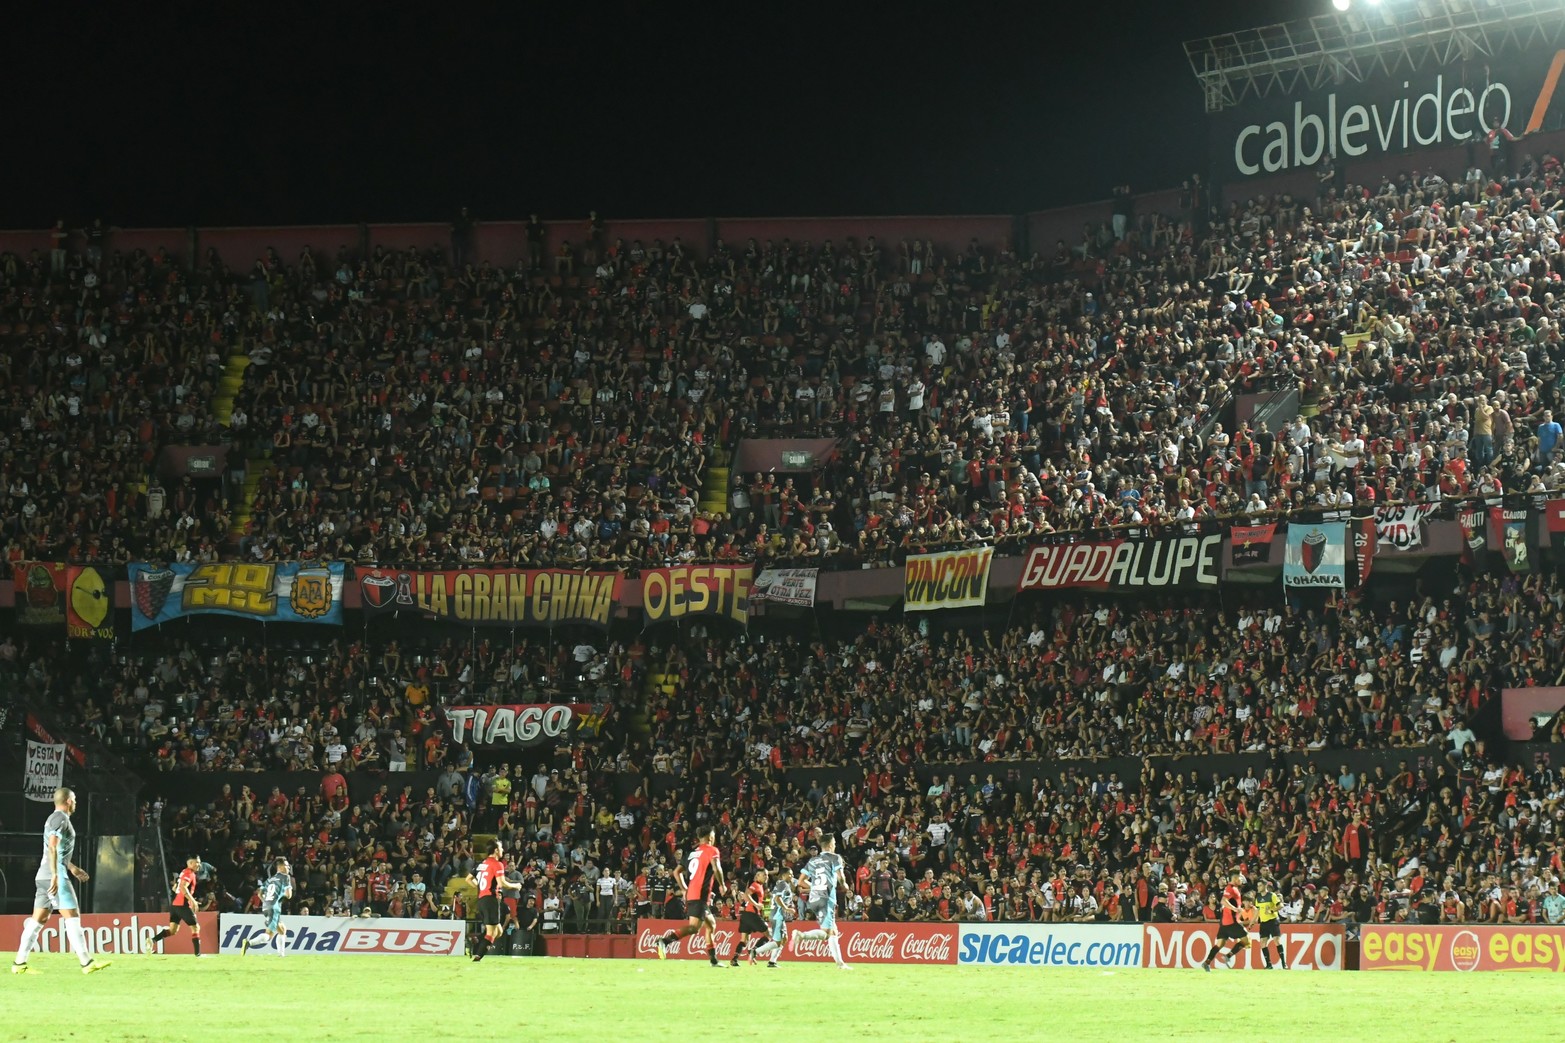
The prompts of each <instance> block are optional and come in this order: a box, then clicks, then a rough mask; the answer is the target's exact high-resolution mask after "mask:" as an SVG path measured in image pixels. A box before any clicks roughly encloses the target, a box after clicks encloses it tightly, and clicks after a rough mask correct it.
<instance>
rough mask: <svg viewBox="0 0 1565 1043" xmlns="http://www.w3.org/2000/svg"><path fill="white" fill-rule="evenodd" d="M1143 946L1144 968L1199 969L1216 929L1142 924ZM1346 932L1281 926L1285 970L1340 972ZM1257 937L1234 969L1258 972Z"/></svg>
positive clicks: (1336, 927)
mask: <svg viewBox="0 0 1565 1043" xmlns="http://www.w3.org/2000/svg"><path fill="white" fill-rule="evenodd" d="M1143 929H1144V930H1145V931H1146V944H1145V945H1144V946H1142V950H1141V951H1142V953H1143V954H1144V956H1143V959H1144V961H1145V966H1147V967H1171V968H1176V969H1177V968H1181V967H1185V968H1188V967H1199V966H1201V961H1202V960H1204V959H1206V954H1207V953H1208V952H1210V951H1211V949H1212V946H1213V945H1214V944H1215V943H1216V942H1217V926H1216V925H1215V924H1205V923H1149V924H1144V925H1143ZM1346 940H1347V932H1346V931H1345V930H1343V928H1342V927H1341V926H1340V925H1337V924H1283V927H1282V944H1283V948H1284V950H1285V952H1286V953H1287V959H1288V969H1289V970H1296V971H1340V970H1342V955H1343V947H1344V944H1345V942H1346ZM1260 941H1261V939H1260V937H1259V936H1258V935H1257V934H1256V933H1255V932H1254V931H1251V932H1250V943H1251V944H1250V947H1249V948H1248V949H1245V950H1244V951H1243V952H1241V953H1240V954H1239V955H1238V957H1236V958H1235V960H1234V969H1235V970H1240V969H1255V970H1260V969H1263V968H1264V967H1265V966H1266V963H1265V961H1263V960H1262V959H1261V947H1260Z"/></svg>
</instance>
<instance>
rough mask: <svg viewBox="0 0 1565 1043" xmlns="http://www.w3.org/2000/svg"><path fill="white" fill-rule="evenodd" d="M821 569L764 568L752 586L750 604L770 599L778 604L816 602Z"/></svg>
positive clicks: (810, 604) (809, 605) (803, 604)
mask: <svg viewBox="0 0 1565 1043" xmlns="http://www.w3.org/2000/svg"><path fill="white" fill-rule="evenodd" d="M819 572H820V570H819V569H762V570H761V574H760V575H759V576H756V577H755V585H754V586H753V587H751V588H750V604H752V605H754V604H756V603H757V602H764V601H770V602H773V603H775V604H778V605H799V606H802V607H804V608H810V607H812V606H813V605H814V604H815V582H816V578H817V575H818V573H819Z"/></svg>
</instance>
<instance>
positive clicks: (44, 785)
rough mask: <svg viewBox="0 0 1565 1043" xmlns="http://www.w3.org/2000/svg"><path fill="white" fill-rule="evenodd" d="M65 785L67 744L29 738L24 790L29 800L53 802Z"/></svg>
mask: <svg viewBox="0 0 1565 1043" xmlns="http://www.w3.org/2000/svg"><path fill="white" fill-rule="evenodd" d="M63 785H65V744H64V743H48V742H34V741H33V740H31V739H28V740H27V768H26V770H25V774H24V775H23V776H22V791H23V793H24V795H25V796H26V797H27V799H28V800H36V801H41V802H52V801H53V800H54V791H55V790H57V789H59V788H60V787H61V786H63Z"/></svg>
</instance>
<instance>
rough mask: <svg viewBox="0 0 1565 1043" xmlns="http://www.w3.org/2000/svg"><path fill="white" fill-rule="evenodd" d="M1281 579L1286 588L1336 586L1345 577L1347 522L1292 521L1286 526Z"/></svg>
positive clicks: (1341, 584)
mask: <svg viewBox="0 0 1565 1043" xmlns="http://www.w3.org/2000/svg"><path fill="white" fill-rule="evenodd" d="M1287 551H1288V553H1287V556H1286V557H1285V558H1284V559H1283V564H1282V582H1283V585H1284V586H1289V587H1337V588H1339V589H1340V588H1342V587H1343V586H1344V585H1345V584H1346V580H1347V523H1345V522H1294V523H1293V524H1291V525H1289V526H1288V546H1287Z"/></svg>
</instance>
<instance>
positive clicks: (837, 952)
mask: <svg viewBox="0 0 1565 1043" xmlns="http://www.w3.org/2000/svg"><path fill="white" fill-rule="evenodd" d="M826 951H827V952H829V953H831V958H832V959H834V960H836V961H837V966H838V967H846V966H847V965H848V963H847V961H846V960H844V959H843V958H842V945H841V943H840V942H839V940H838V938H837V936H836V935H835V934H834V935H832V936H831V937H829V938H827V939H826Z"/></svg>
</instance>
